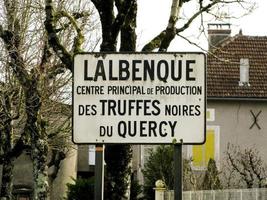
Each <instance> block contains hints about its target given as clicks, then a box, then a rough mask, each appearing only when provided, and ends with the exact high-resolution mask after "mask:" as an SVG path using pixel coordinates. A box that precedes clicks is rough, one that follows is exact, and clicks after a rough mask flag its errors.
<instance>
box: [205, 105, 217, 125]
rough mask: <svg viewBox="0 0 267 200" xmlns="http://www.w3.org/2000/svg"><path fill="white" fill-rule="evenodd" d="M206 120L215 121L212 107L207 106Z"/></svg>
mask: <svg viewBox="0 0 267 200" xmlns="http://www.w3.org/2000/svg"><path fill="white" fill-rule="evenodd" d="M206 117H207V121H208V122H213V121H215V109H214V108H208V109H207V113H206Z"/></svg>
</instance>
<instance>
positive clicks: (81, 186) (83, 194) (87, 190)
mask: <svg viewBox="0 0 267 200" xmlns="http://www.w3.org/2000/svg"><path fill="white" fill-rule="evenodd" d="M73 180H74V183H68V184H67V187H68V193H67V200H87V199H94V180H93V179H92V178H91V179H76V180H75V179H73Z"/></svg>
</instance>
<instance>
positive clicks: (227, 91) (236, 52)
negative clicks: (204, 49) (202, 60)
mask: <svg viewBox="0 0 267 200" xmlns="http://www.w3.org/2000/svg"><path fill="white" fill-rule="evenodd" d="M241 58H248V59H249V65H250V66H249V84H250V86H239V79H240V78H239V77H240V75H239V65H240V64H239V63H240V59H241ZM207 96H208V98H255V99H267V37H265V36H264V37H261V36H245V35H241V34H238V35H236V36H234V37H229V38H228V39H226V40H224V41H223V42H222V43H221V44H220V45H219V46H218V47H217V48H216V49H215V50H213V51H212V52H211V53H209V54H208V57H207Z"/></svg>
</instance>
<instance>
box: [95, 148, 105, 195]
mask: <svg viewBox="0 0 267 200" xmlns="http://www.w3.org/2000/svg"><path fill="white" fill-rule="evenodd" d="M95 151H96V159H95V160H96V163H95V185H94V187H95V191H94V192H95V194H94V196H95V197H94V199H95V200H103V199H104V146H103V145H102V144H97V145H96V150H95Z"/></svg>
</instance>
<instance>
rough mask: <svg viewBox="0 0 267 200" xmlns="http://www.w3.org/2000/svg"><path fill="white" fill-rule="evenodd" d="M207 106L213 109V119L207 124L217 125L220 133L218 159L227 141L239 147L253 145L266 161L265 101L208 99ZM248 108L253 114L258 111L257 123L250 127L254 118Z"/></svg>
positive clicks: (266, 107) (266, 109)
mask: <svg viewBox="0 0 267 200" xmlns="http://www.w3.org/2000/svg"><path fill="white" fill-rule="evenodd" d="M207 108H208V109H209V108H211V109H212V108H213V109H214V111H215V120H214V121H212V122H207V125H208V126H209V125H212V126H218V127H219V134H220V160H222V159H223V157H224V152H225V150H226V148H227V144H228V142H230V143H232V144H237V145H240V147H255V148H257V149H258V151H259V153H260V155H261V156H262V158H263V159H264V160H265V161H266V163H267V101H265V102H264V101H227V100H225V101H223V100H220V101H208V106H207ZM250 110H251V111H253V112H254V114H255V115H257V113H258V112H259V111H261V114H260V115H259V116H258V124H259V126H260V127H261V129H258V128H257V126H256V125H254V126H253V128H252V129H250V126H251V125H252V124H253V122H254V119H253V116H252V114H251V113H250Z"/></svg>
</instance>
